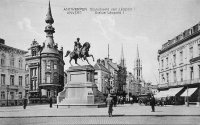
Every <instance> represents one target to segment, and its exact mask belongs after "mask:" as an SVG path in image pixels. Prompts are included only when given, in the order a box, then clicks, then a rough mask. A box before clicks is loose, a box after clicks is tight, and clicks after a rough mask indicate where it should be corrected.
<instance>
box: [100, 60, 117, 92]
mask: <svg viewBox="0 0 200 125" xmlns="http://www.w3.org/2000/svg"><path fill="white" fill-rule="evenodd" d="M104 62H105V67H106V68H107V69H108V71H109V72H110V76H109V78H108V79H109V80H108V81H109V83H110V86H111V89H110V93H111V94H116V93H117V90H118V89H119V86H118V76H117V73H118V70H119V68H118V65H117V63H114V62H112V59H109V58H105V59H104Z"/></svg>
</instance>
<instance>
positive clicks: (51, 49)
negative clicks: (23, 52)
mask: <svg viewBox="0 0 200 125" xmlns="http://www.w3.org/2000/svg"><path fill="white" fill-rule="evenodd" d="M41 53H42V54H45V53H53V54H59V52H58V50H57V49H55V48H51V47H47V46H45V47H44V48H43V50H42V52H41Z"/></svg>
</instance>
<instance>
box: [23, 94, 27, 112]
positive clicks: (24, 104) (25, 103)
mask: <svg viewBox="0 0 200 125" xmlns="http://www.w3.org/2000/svg"><path fill="white" fill-rule="evenodd" d="M26 106H27V99H26V97H24V98H23V107H24V109H26Z"/></svg>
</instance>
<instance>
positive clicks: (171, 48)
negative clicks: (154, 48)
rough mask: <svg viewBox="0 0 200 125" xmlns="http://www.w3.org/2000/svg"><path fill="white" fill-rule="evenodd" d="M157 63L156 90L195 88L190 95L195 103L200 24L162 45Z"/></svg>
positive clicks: (199, 69) (199, 65) (199, 78)
mask: <svg viewBox="0 0 200 125" xmlns="http://www.w3.org/2000/svg"><path fill="white" fill-rule="evenodd" d="M158 62H159V85H158V89H160V90H162V89H169V88H178V87H183V88H184V89H185V90H186V89H188V88H197V91H195V92H194V93H192V95H194V96H193V97H195V99H194V100H195V101H197V100H198V98H199V85H200V23H198V24H196V25H194V26H192V27H191V28H189V29H187V30H185V31H183V32H182V33H180V34H179V35H177V36H176V37H175V38H173V39H171V40H168V42H166V43H165V44H163V45H162V49H160V50H159V51H158ZM188 96H190V95H188ZM193 97H192V98H193Z"/></svg>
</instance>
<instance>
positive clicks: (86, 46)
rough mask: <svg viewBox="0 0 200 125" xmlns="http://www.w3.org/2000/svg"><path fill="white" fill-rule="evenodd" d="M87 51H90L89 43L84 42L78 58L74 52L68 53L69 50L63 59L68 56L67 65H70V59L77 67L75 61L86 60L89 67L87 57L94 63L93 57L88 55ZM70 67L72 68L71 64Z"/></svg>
mask: <svg viewBox="0 0 200 125" xmlns="http://www.w3.org/2000/svg"><path fill="white" fill-rule="evenodd" d="M89 49H90V43H89V42H85V43H84V44H83V46H82V47H81V49H80V54H79V57H78V54H77V52H75V51H72V52H71V51H69V50H68V51H67V53H66V55H65V57H67V56H68V55H69V56H70V60H69V63H70V64H71V61H72V59H74V61H75V64H77V65H79V64H78V63H77V60H78V59H79V58H80V59H82V60H86V61H87V63H88V64H89V65H91V64H90V63H89V61H88V59H87V57H92V58H93V61H94V57H93V55H91V54H89ZM71 66H72V64H71Z"/></svg>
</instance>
